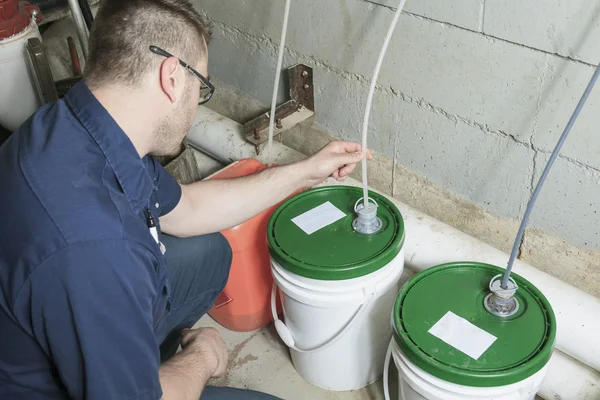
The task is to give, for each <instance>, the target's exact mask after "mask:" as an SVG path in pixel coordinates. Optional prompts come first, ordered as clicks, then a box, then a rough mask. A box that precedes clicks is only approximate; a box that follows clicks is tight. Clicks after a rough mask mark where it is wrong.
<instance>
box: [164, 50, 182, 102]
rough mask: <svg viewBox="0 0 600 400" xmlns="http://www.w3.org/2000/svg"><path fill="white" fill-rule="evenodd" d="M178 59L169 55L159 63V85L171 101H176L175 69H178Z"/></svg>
mask: <svg viewBox="0 0 600 400" xmlns="http://www.w3.org/2000/svg"><path fill="white" fill-rule="evenodd" d="M179 67H180V65H179V60H178V59H177V58H175V57H169V58H167V59H166V60H165V61H163V62H162V64H161V65H160V85H161V88H162V90H163V92H164V93H165V94H166V95H167V97H169V100H170V101H171V103H175V101H177V91H176V90H175V88H176V87H177V84H178V83H179V82H178V78H177V71H178V69H179Z"/></svg>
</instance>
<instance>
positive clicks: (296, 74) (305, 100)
mask: <svg viewBox="0 0 600 400" xmlns="http://www.w3.org/2000/svg"><path fill="white" fill-rule="evenodd" d="M288 75H289V87H290V100H288V101H286V102H285V103H283V104H281V105H280V106H278V107H277V108H276V109H275V126H274V130H273V137H275V136H277V135H279V134H281V133H283V132H285V131H287V130H289V129H291V128H292V127H294V126H296V125H297V124H299V123H300V122H303V121H305V120H306V119H308V118H310V117H312V116H313V115H314V114H315V99H314V86H313V70H312V68H310V67H308V66H306V65H304V64H296V65H294V66H293V67H291V68H288ZM269 122H270V110H269V111H267V112H265V113H263V114H261V115H260V116H258V117H256V118H254V119H252V120H250V121H248V122H246V123H245V124H244V132H245V134H246V140H247V141H248V142H251V143H252V144H254V145H256V146H258V145H260V144H262V143H264V142H266V141H267V140H268V139H269Z"/></svg>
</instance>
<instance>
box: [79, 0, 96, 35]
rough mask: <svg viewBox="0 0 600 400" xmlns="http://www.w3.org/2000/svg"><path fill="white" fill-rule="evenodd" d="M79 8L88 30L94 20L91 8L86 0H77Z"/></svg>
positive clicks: (90, 28)
mask: <svg viewBox="0 0 600 400" xmlns="http://www.w3.org/2000/svg"><path fill="white" fill-rule="evenodd" d="M78 1H79V8H81V15H82V16H83V20H84V21H85V26H87V29H88V32H91V31H92V23H93V22H94V16H93V15H92V9H91V7H90V3H89V2H88V0H78Z"/></svg>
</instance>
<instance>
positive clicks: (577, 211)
mask: <svg viewBox="0 0 600 400" xmlns="http://www.w3.org/2000/svg"><path fill="white" fill-rule="evenodd" d="M548 158H549V155H548V154H538V156H537V157H536V163H535V164H536V168H535V171H536V173H535V184H537V182H538V180H539V177H540V175H541V173H542V171H543V169H544V167H545V166H546V163H547V162H548ZM598 224H600V173H598V172H596V171H592V170H589V169H586V168H581V167H579V166H577V165H575V164H573V163H572V162H570V161H568V160H565V159H563V158H558V159H557V160H556V162H555V164H554V167H553V169H552V170H551V171H550V175H549V176H548V179H547V180H546V184H545V185H544V187H543V189H542V192H541V193H540V195H539V197H538V200H537V203H536V207H535V209H534V211H533V213H532V215H531V227H533V228H541V229H544V230H546V231H549V232H552V233H554V234H556V235H557V236H560V237H563V238H568V240H569V242H570V243H571V244H573V245H575V246H577V247H582V248H586V249H590V250H595V251H599V250H600V231H599V230H598Z"/></svg>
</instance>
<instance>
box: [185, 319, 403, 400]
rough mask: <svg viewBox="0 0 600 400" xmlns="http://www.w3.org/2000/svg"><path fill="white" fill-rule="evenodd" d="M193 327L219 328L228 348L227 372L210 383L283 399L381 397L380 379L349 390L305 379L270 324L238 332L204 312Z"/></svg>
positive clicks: (363, 399)
mask: <svg viewBox="0 0 600 400" xmlns="http://www.w3.org/2000/svg"><path fill="white" fill-rule="evenodd" d="M196 327H215V328H218V329H219V332H221V335H222V336H223V339H224V340H225V343H226V344H227V348H228V350H229V366H228V371H227V374H226V375H225V376H224V377H222V378H219V379H215V380H213V381H211V382H210V384H211V385H215V386H232V387H238V388H248V389H252V390H258V391H261V392H265V393H269V394H272V395H274V396H277V397H280V398H282V399H284V400H306V399H314V400H350V399H353V400H375V399H383V398H384V396H383V386H382V382H381V379H380V380H379V381H377V382H375V383H373V384H372V385H370V386H368V387H367V388H365V389H362V390H358V391H352V392H329V391H327V390H323V389H319V388H317V387H315V386H313V385H311V384H310V383H308V382H306V381H305V380H304V379H303V378H302V377H301V376H300V375H299V374H298V373H297V372H296V370H295V369H294V366H293V365H292V361H291V359H290V356H289V352H288V349H287V347H286V346H285V345H284V344H283V342H281V340H280V339H279V337H278V336H277V333H276V332H275V328H274V327H273V324H269V325H267V326H266V327H264V328H262V329H259V330H257V331H254V332H246V333H240V332H233V331H230V330H228V329H225V328H223V327H222V326H220V325H219V324H218V323H217V322H215V321H214V320H213V319H212V318H211V317H210V316H208V315H206V316H204V317H203V318H202V319H201V320H200V321H198V323H197V324H196ZM395 374H396V372H395V369H394V367H392V369H391V370H390V376H391V377H392V379H391V380H392V381H393V382H392V386H393V387H392V388H391V389H392V393H395V391H396V390H395V386H396V385H395V383H396V380H395V379H393V377H395ZM392 398H394V397H392ZM396 398H397V397H396Z"/></svg>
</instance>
